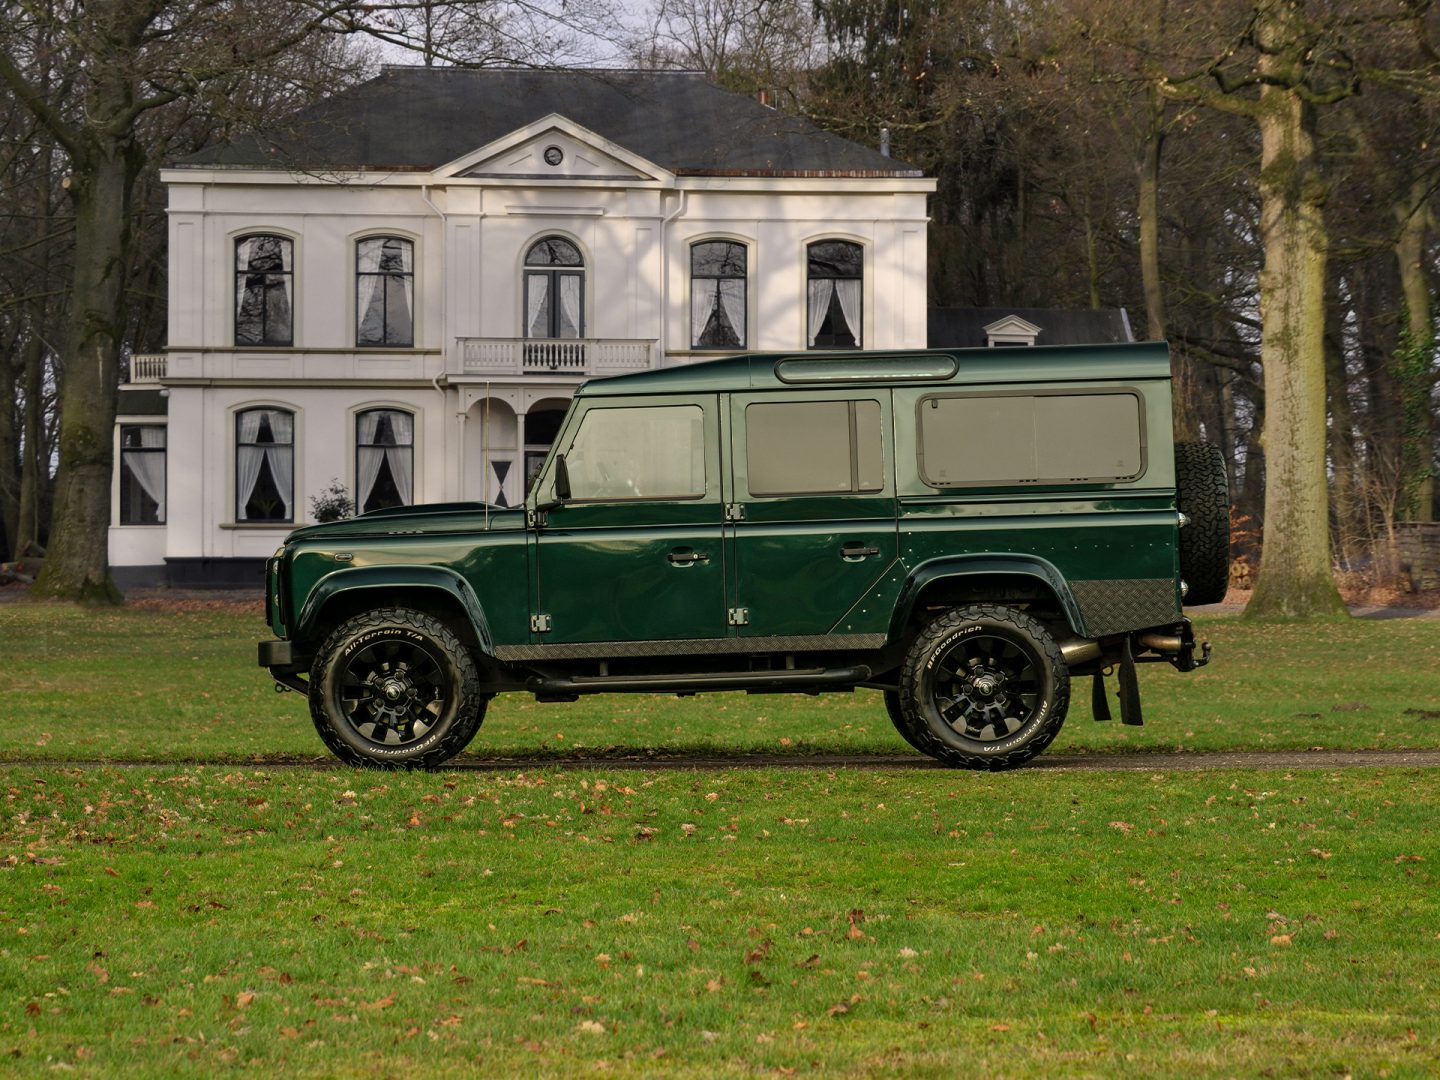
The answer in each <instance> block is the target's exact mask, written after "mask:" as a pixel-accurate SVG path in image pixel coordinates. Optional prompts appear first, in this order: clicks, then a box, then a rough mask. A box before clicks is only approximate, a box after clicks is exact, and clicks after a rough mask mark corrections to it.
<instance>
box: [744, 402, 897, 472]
mask: <svg viewBox="0 0 1440 1080" xmlns="http://www.w3.org/2000/svg"><path fill="white" fill-rule="evenodd" d="M884 457H885V454H884V446H883V442H882V439H881V434H880V403H879V402H878V401H870V400H860V401H783V402H756V403H754V404H751V405H747V406H746V408H745V461H746V468H747V470H748V473H749V482H748V484H747V486H748V488H749V491H750V494H751V495H835V494H848V493H853V492H862V491H880V490H882V489H883V488H884V487H885V475H884Z"/></svg>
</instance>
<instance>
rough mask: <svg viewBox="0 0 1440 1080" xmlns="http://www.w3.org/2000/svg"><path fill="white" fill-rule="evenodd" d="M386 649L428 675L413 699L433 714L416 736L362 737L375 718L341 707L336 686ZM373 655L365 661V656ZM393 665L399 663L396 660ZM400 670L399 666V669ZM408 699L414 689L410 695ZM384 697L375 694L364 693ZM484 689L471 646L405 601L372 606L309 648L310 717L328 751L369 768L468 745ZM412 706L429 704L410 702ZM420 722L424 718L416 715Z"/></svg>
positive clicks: (377, 664) (439, 758)
mask: <svg viewBox="0 0 1440 1080" xmlns="http://www.w3.org/2000/svg"><path fill="white" fill-rule="evenodd" d="M386 650H393V651H394V654H395V655H396V656H400V657H407V656H408V657H410V658H411V659H412V660H414V661H415V664H414V669H415V670H417V671H418V670H419V669H420V668H421V667H422V666H426V665H433V667H427V669H426V670H427V671H429V672H430V673H431V674H430V675H429V677H428V679H427V680H426V681H425V682H423V683H422V686H421V693H420V695H419V698H420V699H424V698H425V697H427V696H428V697H429V699H430V701H431V702H432V703H433V704H434V706H435V708H434V721H433V723H431V724H430V725H429V727H428V728H427V729H426V730H425V731H424V732H423V733H420V734H418V735H417V736H416V737H414V738H412V739H409V740H405V739H404V737H403V736H399V735H397V738H398V739H400V740H401V741H398V742H396V743H394V744H387V743H384V742H382V741H379V740H377V739H373V738H368V737H367V736H366V734H365V733H363V732H362V730H361V728H363V727H366V726H369V727H371V729H372V733H378V731H379V728H380V727H381V726H382V725H376V724H368V725H367V724H365V723H359V724H357V722H356V720H357V716H356V713H357V711H358V712H363V710H361V709H358V708H357V707H352V708H351V710H350V711H348V712H347V709H346V705H345V702H346V700H349V701H354V700H355V698H354V697H351V698H349V699H344V698H342V695H341V689H342V687H344V686H349V687H350V688H351V689H352V690H353V689H354V688H355V687H356V685H357V680H356V679H355V674H356V671H357V669H358V668H359V667H369V668H372V669H375V670H378V669H379V668H381V667H383V666H384V665H385V664H386V663H387V662H388V661H386V660H384V659H383V657H384V655H385V653H386ZM371 657H374V658H378V659H376V660H375V661H373V662H372V661H371V660H369V659H367V658H371ZM395 666H396V670H398V664H397V665H395ZM402 676H403V673H402ZM410 696H411V697H412V698H415V697H417V695H410ZM367 700H373V701H375V702H377V703H381V704H383V703H384V702H383V699H382V697H381V696H380V695H378V694H377V695H376V696H374V697H373V698H371V699H367ZM489 700H490V695H488V694H482V693H481V692H480V679H479V675H478V673H477V671H476V667H475V660H474V657H472V656H471V654H470V650H469V649H467V648H466V647H465V645H464V644H463V643H462V642H461V641H460V640H459V639H458V638H457V637H456V636H455V634H454V633H453V632H451V630H450V629H449V628H448V627H447V626H446V625H445V624H444V623H443V622H441V621H440V620H439V619H437V618H435V617H434V616H433V615H428V614H426V613H425V612H423V611H415V610H413V609H411V608H401V607H394V608H377V609H376V610H374V611H367V612H365V613H364V614H361V615H357V616H356V617H355V618H353V619H351V620H349V621H348V622H346V623H343V624H341V625H340V626H339V627H338V628H337V629H336V630H335V631H334V632H333V633H332V634H331V635H330V636H329V637H328V638H326V640H325V644H324V645H323V646H322V647H321V649H320V652H319V653H318V654H317V655H316V657H315V661H314V664H313V665H312V666H311V669H310V717H311V719H312V720H314V722H315V730H316V731H317V732H319V734H320V738H321V739H322V740H323V741H324V743H325V745H326V746H328V747H329V748H330V750H331V752H332V753H334V755H335V756H336V757H338V758H339V759H340V760H341V761H344V762H346V763H347V764H350V765H360V766H364V767H366V768H373V769H433V768H435V767H436V766H438V765H440V764H442V763H443V762H445V761H448V760H449V759H450V758H452V757H454V756H455V755H456V754H458V753H459V752H460V751H461V750H463V749H465V747H466V746H467V745H469V743H470V740H471V739H473V738H474V737H475V733H476V732H477V731H478V730H479V729H480V724H481V721H483V720H484V718H485V707H486V705H487V703H488V702H489ZM415 711H416V712H424V711H428V708H426V709H421V708H418V707H417V708H416V709H415ZM421 722H424V721H421Z"/></svg>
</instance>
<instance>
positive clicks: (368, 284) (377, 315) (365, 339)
mask: <svg viewBox="0 0 1440 1080" xmlns="http://www.w3.org/2000/svg"><path fill="white" fill-rule="evenodd" d="M355 292H356V296H355V303H356V307H357V308H358V310H359V312H360V327H359V330H358V331H357V332H356V338H357V340H358V341H359V343H360V344H361V345H375V344H379V343H381V342H383V341H384V340H385V276H384V275H383V274H361V275H360V277H359V279H358V280H357V281H356V282H355Z"/></svg>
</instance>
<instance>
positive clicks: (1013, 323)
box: [985, 315, 1040, 338]
mask: <svg viewBox="0 0 1440 1080" xmlns="http://www.w3.org/2000/svg"><path fill="white" fill-rule="evenodd" d="M985 333H986V334H988V335H989V336H990V337H993V338H999V337H1004V338H1016V337H1028V338H1034V337H1035V335H1037V334H1038V333H1040V327H1038V326H1036V325H1035V324H1034V323H1032V322H1026V321H1025V320H1024V319H1022V318H1020V316H1019V315H1006V316H1005V318H1003V319H999V320H997V321H995V322H992V323H991V324H990V325H989V326H987V327H985Z"/></svg>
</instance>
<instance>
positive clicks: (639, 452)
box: [565, 405, 705, 502]
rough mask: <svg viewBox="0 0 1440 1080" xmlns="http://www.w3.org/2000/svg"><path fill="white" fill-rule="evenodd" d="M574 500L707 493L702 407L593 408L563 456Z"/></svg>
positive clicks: (675, 496)
mask: <svg viewBox="0 0 1440 1080" xmlns="http://www.w3.org/2000/svg"><path fill="white" fill-rule="evenodd" d="M565 464H566V466H567V467H568V469H569V472H570V491H571V497H572V498H573V499H574V500H575V501H576V502H585V501H591V500H607V501H608V500H616V499H697V498H700V497H702V496H703V495H704V494H705V414H704V412H703V411H702V410H701V408H700V407H699V406H698V405H666V406H657V407H642V408H614V409H607V408H593V409H591V410H590V411H589V412H587V413H586V414H585V416H584V418H583V419H582V420H581V421H580V429H579V430H578V431H577V432H576V433H575V438H574V440H573V441H572V442H571V444H570V448H569V449H568V450H567V451H566V453H565Z"/></svg>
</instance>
